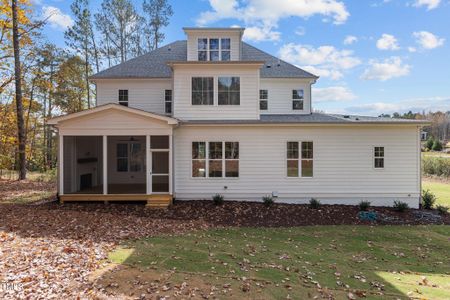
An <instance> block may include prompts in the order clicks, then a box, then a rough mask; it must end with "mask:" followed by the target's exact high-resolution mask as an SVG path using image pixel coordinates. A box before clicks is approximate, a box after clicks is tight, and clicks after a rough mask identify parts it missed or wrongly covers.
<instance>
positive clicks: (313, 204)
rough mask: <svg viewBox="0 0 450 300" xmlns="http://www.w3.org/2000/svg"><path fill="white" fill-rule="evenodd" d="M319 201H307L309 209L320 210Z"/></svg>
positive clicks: (313, 199)
mask: <svg viewBox="0 0 450 300" xmlns="http://www.w3.org/2000/svg"><path fill="white" fill-rule="evenodd" d="M320 205H321V203H320V201H319V200H317V199H316V198H311V200H309V207H311V208H314V209H319V208H320Z"/></svg>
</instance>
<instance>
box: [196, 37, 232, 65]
mask: <svg viewBox="0 0 450 300" xmlns="http://www.w3.org/2000/svg"><path fill="white" fill-rule="evenodd" d="M197 50H198V60H199V61H220V60H221V61H229V60H230V59H231V40H230V39H229V38H222V39H219V38H209V39H208V38H199V39H198V41H197Z"/></svg>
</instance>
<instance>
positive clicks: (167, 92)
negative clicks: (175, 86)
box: [164, 90, 172, 115]
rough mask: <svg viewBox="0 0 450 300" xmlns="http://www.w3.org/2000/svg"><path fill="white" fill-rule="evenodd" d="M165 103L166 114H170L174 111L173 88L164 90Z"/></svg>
mask: <svg viewBox="0 0 450 300" xmlns="http://www.w3.org/2000/svg"><path fill="white" fill-rule="evenodd" d="M164 105H165V108H164V109H165V112H166V114H168V115H170V114H171V113H172V90H165V91H164Z"/></svg>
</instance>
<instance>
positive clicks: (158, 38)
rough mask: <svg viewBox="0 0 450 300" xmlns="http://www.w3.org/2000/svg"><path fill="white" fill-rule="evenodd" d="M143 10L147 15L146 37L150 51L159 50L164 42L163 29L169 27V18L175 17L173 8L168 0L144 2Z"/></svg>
mask: <svg viewBox="0 0 450 300" xmlns="http://www.w3.org/2000/svg"><path fill="white" fill-rule="evenodd" d="M142 9H143V11H144V13H145V17H144V18H145V23H146V26H145V36H146V40H147V44H148V49H149V50H153V49H156V48H158V46H159V45H160V43H161V42H162V41H163V40H164V38H165V35H164V33H163V32H162V29H163V28H164V27H166V26H167V25H169V18H170V17H171V16H172V15H173V10H172V6H171V5H170V4H169V3H168V2H167V0H144V2H143V3H142Z"/></svg>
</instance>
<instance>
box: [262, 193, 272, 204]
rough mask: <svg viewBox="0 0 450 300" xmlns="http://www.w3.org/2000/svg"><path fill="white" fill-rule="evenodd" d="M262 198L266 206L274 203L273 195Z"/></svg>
mask: <svg viewBox="0 0 450 300" xmlns="http://www.w3.org/2000/svg"><path fill="white" fill-rule="evenodd" d="M262 200H263V203H264V205H265V206H271V205H272V204H273V203H274V201H273V198H272V196H269V195H267V196H264V197H263V198H262Z"/></svg>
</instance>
